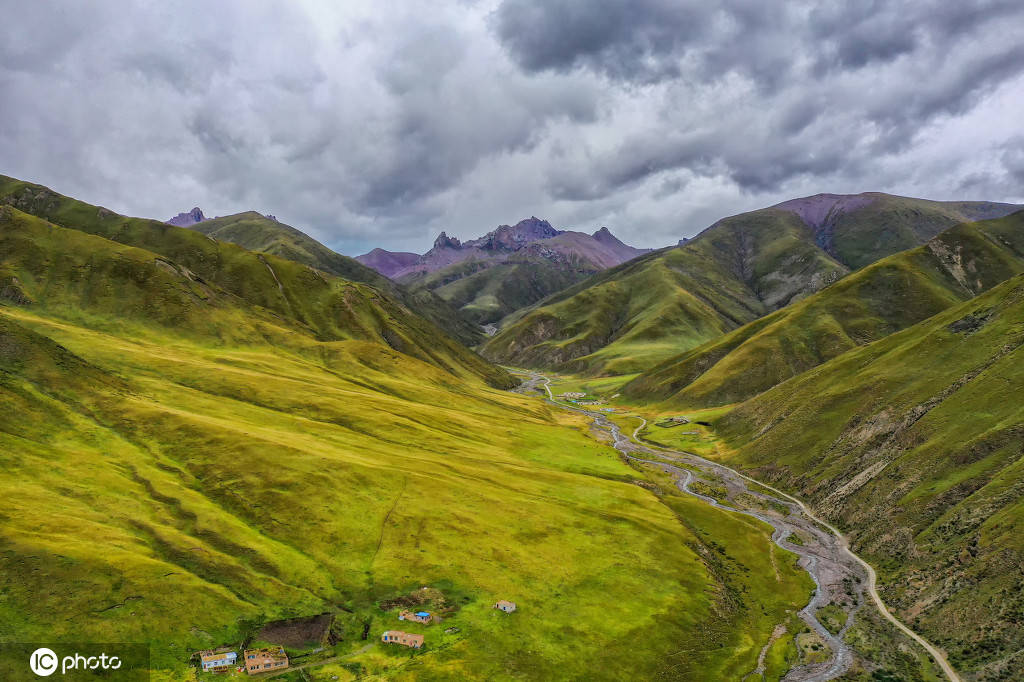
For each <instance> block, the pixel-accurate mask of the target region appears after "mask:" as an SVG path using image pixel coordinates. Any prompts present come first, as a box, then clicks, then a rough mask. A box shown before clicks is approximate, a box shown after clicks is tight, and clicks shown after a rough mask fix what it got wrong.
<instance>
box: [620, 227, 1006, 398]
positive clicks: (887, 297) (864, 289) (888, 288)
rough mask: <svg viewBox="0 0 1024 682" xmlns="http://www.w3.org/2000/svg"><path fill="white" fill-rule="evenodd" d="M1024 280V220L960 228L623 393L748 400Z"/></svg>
mask: <svg viewBox="0 0 1024 682" xmlns="http://www.w3.org/2000/svg"><path fill="white" fill-rule="evenodd" d="M1021 272H1024V212H1020V213H1016V214H1013V215H1011V216H1008V217H1005V218H1001V219H998V220H989V221H984V222H978V223H968V224H963V225H959V226H957V227H954V228H951V229H949V230H947V231H946V232H944V233H942V234H941V235H939V236H938V237H936V238H934V239H933V240H931V241H930V242H928V244H927V245H925V246H921V247H918V248H916V249H911V250H909V251H904V252H902V253H899V254H896V255H894V256H890V257H888V258H884V259H882V260H880V261H878V262H877V263H873V264H871V265H869V266H867V267H865V268H863V269H861V270H858V271H857V272H854V273H853V274H851V275H849V276H847V277H845V278H843V279H842V280H840V281H838V282H836V283H835V284H833V285H831V286H829V287H828V288H826V289H824V290H823V291H820V292H818V293H817V294H814V295H813V296H811V297H809V298H806V299H804V300H802V301H800V302H798V303H795V304H793V305H791V306H788V307H786V308H783V309H782V310H778V311H776V312H774V313H771V314H770V315H766V316H765V317H762V318H761V319H759V320H756V321H754V322H752V323H750V324H747V325H744V326H743V327H740V328H739V329H736V330H734V331H732V332H730V333H728V334H726V335H724V336H722V337H720V338H717V339H714V340H712V341H710V342H708V343H706V344H704V345H701V346H699V347H697V348H694V349H692V350H690V351H688V352H686V353H683V354H681V355H678V356H675V357H673V358H670V359H669V360H667V361H665V362H663V363H662V364H661V365H659V366H657V367H655V368H653V369H651V370H649V371H647V372H645V373H643V374H641V375H640V376H639V377H637V378H636V379H635V380H633V381H632V382H630V383H629V384H627V385H626V386H625V388H624V389H623V392H624V393H625V394H626V395H628V396H630V397H631V398H634V399H644V400H648V401H650V400H662V401H667V402H668V403H669V404H672V405H677V406H688V407H693V406H709V405H724V404H728V403H733V402H738V401H741V400H745V399H747V398H749V397H751V396H753V395H756V394H758V393H760V392H762V391H765V390H767V389H769V388H771V387H772V386H775V385H776V384H779V383H780V382H782V381H785V380H786V379H789V378H790V377H793V376H796V375H797V374H800V373H801V372H804V371H806V370H808V369H810V368H812V367H815V366H817V365H819V364H821V363H823V362H825V361H827V360H829V359H831V358H834V357H836V356H838V355H840V354H842V353H844V352H846V351H848V350H850V349H851V348H854V347H856V346H860V345H864V344H867V343H870V342H872V341H876V340H878V339H880V338H882V337H884V336H887V335H888V334H891V333H893V332H895V331H898V330H900V329H905V328H906V327H909V326H911V325H913V324H916V323H917V322H920V321H921V320H924V319H926V318H928V317H931V316H932V315H934V314H936V313H938V312H940V311H942V310H945V309H946V308H949V307H950V306H952V305H955V304H957V303H960V302H962V301H965V300H967V299H969V298H971V297H972V296H974V295H976V294H978V293H981V292H983V291H986V290H987V289H989V288H991V287H992V286H994V285H995V284H998V283H999V282H1002V281H1004V280H1005V279H1007V278H1009V277H1011V276H1013V275H1015V274H1019V273H1021Z"/></svg>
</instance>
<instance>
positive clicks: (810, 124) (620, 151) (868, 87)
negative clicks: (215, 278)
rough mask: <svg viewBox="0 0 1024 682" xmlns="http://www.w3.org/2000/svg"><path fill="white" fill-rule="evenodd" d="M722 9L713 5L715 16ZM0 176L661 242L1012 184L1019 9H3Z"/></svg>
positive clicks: (1012, 1) (510, 5) (148, 197)
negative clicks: (820, 200)
mask: <svg viewBox="0 0 1024 682" xmlns="http://www.w3.org/2000/svg"><path fill="white" fill-rule="evenodd" d="M713 4H717V5H718V7H717V8H712V7H711V6H712V5H713ZM0 16H3V17H4V19H3V21H2V22H0V173H3V174H7V175H13V176H16V177H20V178H23V179H27V180H33V181H36V182H40V183H43V184H46V185H49V186H50V187H52V188H54V189H56V190H57V191H60V192H62V193H65V194H69V195H72V196H75V197H76V198H80V199H83V200H86V201H89V202H91V203H97V204H102V205H104V206H107V207H109V208H111V209H113V210H115V211H118V212H120V213H126V214H131V215H141V216H150V217H154V218H160V219H166V218H169V217H170V216H172V215H174V214H176V213H178V212H179V211H185V210H188V209H190V208H192V207H193V206H196V205H198V206H200V207H202V208H203V210H204V211H206V213H207V215H226V214H229V213H236V212H239V211H243V210H248V209H255V210H258V211H260V212H262V213H274V214H276V215H277V217H278V218H279V219H280V220H282V221H283V222H287V223H289V224H291V225H294V226H295V227H298V228H300V229H302V230H304V231H307V232H309V233H310V234H312V235H314V236H315V237H317V238H319V239H320V240H322V241H324V242H325V243H327V244H328V245H330V246H332V247H334V248H336V249H338V250H339V251H342V252H343V253H348V254H350V255H355V254H357V253H361V252H362V251H364V250H368V249H369V248H371V247H373V246H382V247H384V248H389V249H393V250H412V251H423V250H425V249H426V248H428V247H429V245H430V243H431V242H432V241H433V239H434V236H435V235H436V234H437V233H438V232H440V231H441V230H445V231H447V232H448V234H450V235H455V236H459V237H461V238H471V237H475V236H478V235H480V234H482V233H484V232H486V231H488V230H490V229H493V228H494V227H495V226H496V225H498V224H500V223H514V222H515V221H517V220H519V219H520V218H523V217H528V216H530V215H537V216H539V217H543V218H547V219H548V220H550V221H551V222H552V224H554V225H555V226H556V227H559V228H564V229H580V230H586V231H593V230H595V229H597V228H598V227H600V226H602V225H607V226H609V227H610V228H611V229H612V230H613V231H614V232H615V233H616V234H618V235H619V236H620V237H622V238H623V239H624V240H626V241H628V242H630V243H633V244H635V245H637V246H662V245H666V244H669V243H674V242H675V241H676V240H678V239H679V238H680V237H684V236H690V235H692V234H695V233H696V232H698V231H700V230H701V229H703V228H704V227H706V226H707V225H708V224H710V223H711V222H713V221H714V220H716V219H717V218H720V217H722V216H724V215H730V214H734V213H739V212H742V211H745V210H750V209H754V208H759V207H762V206H766V205H770V204H773V203H777V202H779V201H782V200H784V199H788V198H792V197H796V196H803V195H808V194H814V193H817V192H843V193H845V192H861V191H870V190H877V191H885V192H892V193H897V194H906V195H911V196H922V197H926V198H934V199H952V198H958V199H990V200H1000V201H1016V202H1021V201H1024V125H1022V120H1024V41H1022V40H1021V36H1022V35H1024V3H1022V2H1020V0H958V1H957V2H950V1H949V0H925V1H921V2H871V1H869V0H851V1H850V2H845V3H844V2H801V1H798V0H797V1H787V2H765V1H764V0H728V1H726V2H721V3H710V2H706V0H697V1H694V2H691V1H689V0H503V1H497V2H474V1H473V0H464V1H462V2H458V1H454V2H422V1H417V2H405V3H398V2H387V1H381V0H372V1H366V2H359V1H355V0H346V2H327V1H324V2H311V1H308V0H307V1H304V2H303V1H298V0H288V1H281V2H277V3H271V2H259V1H256V0H237V1H234V2H231V1H227V0H203V1H202V2H178V1H175V2H156V1H151V2H135V3H128V2H125V1H122V0H116V1H109V2H104V1H101V0H92V1H90V2H78V1H76V0H66V1H65V2H50V1H47V0H33V1H32V2H23V1H20V0H17V1H16V0H0Z"/></svg>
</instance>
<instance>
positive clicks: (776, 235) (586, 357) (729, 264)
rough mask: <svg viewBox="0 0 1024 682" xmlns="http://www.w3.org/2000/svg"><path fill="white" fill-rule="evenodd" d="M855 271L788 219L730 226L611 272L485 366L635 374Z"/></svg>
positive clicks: (551, 305)
mask: <svg viewBox="0 0 1024 682" xmlns="http://www.w3.org/2000/svg"><path fill="white" fill-rule="evenodd" d="M845 271H846V269H845V268H844V267H843V266H842V265H841V264H839V263H837V262H836V261H834V260H832V259H831V258H830V257H829V256H828V255H827V254H826V253H825V252H824V251H822V250H821V249H819V248H818V247H817V246H815V245H814V243H813V240H811V239H810V238H809V232H808V230H807V229H806V228H805V227H803V226H802V225H801V224H800V223H799V220H798V219H797V218H796V217H795V216H793V215H791V214H789V213H785V212H781V211H778V212H768V213H763V214H761V215H759V216H757V217H756V219H752V220H739V219H737V220H731V221H722V222H721V223H720V224H719V226H718V227H717V228H715V229H713V230H708V231H707V232H705V233H704V235H702V236H701V237H700V238H699V239H697V240H694V241H692V242H689V243H687V244H686V245H684V246H680V247H678V248H671V249H666V250H663V251H658V252H655V253H652V254H650V255H647V256H643V257H641V258H637V259H634V260H632V261H630V262H629V263H625V264H623V265H620V266H619V267H617V268H612V269H610V270H607V271H605V272H602V273H599V274H598V275H596V276H594V277H591V278H590V279H588V280H585V281H584V282H582V283H581V284H578V285H576V286H575V287H571V288H569V289H567V290H566V291H564V292H561V293H559V294H556V295H555V296H553V297H551V298H550V299H548V300H546V301H544V302H543V303H542V305H541V306H540V307H538V308H535V309H534V310H532V311H530V312H527V313H526V314H525V315H523V316H522V317H521V318H520V319H518V320H514V321H510V323H509V324H507V325H506V326H505V327H504V328H503V329H502V330H501V332H499V333H498V334H497V335H496V336H495V337H494V338H492V339H490V340H489V341H488V342H487V343H486V344H485V346H484V347H483V351H482V352H483V354H484V356H485V357H488V358H492V359H494V360H496V361H500V362H505V363H509V364H514V365H519V366H530V367H546V368H551V369H556V370H558V371H565V372H578V373H585V374H629V373H632V372H637V371H642V370H644V369H647V368H649V367H651V366H652V365H654V364H657V363H658V362H660V361H663V360H665V359H667V358H669V357H671V356H673V355H675V354H677V353H678V352H679V351H680V350H681V349H686V348H692V347H694V346H698V345H700V344H701V343H704V342H706V341H708V340H710V339H713V338H716V337H718V336H720V335H721V334H723V333H725V332H727V331H730V330H732V329H734V328H736V327H737V326H739V325H741V324H744V323H746V322H749V321H751V320H754V319H757V318H758V317H760V316H761V315H764V314H765V313H766V312H769V311H771V310H773V309H774V307H776V306H779V305H783V304H785V303H786V302H788V301H790V300H793V299H794V298H797V297H799V296H802V295H804V294H806V293H808V292H810V291H813V290H815V289H817V288H820V287H821V286H824V285H825V284H826V283H827V282H829V281H832V280H833V279H834V278H836V277H839V276H840V275H841V274H842V273H845Z"/></svg>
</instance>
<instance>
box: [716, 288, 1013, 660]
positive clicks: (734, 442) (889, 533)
mask: <svg viewBox="0 0 1024 682" xmlns="http://www.w3.org/2000/svg"><path fill="white" fill-rule="evenodd" d="M1022 344H1024V275H1018V276H1016V277H1013V278H1011V279H1009V280H1007V281H1006V282H1004V283H1002V284H1000V285H998V286H996V287H994V288H992V289H991V290H989V291H988V292H986V293H983V294H981V295H980V296H978V297H976V298H973V299H971V300H969V301H967V302H965V303H962V304H959V305H957V306H955V307H953V308H950V309H948V310H946V311H944V312H941V313H939V314H937V315H935V316H934V317H931V318H929V319H927V320H925V321H923V322H921V323H918V324H917V325H914V326H912V327H910V328H908V329H905V330H903V331H901V332H897V333H895V334H892V335H890V336H888V337H886V338H884V339H882V340H880V341H876V342H874V343H872V344H869V345H867V346H863V347H860V348H856V349H854V350H851V351H848V352H847V353H844V354H843V355H841V356H839V357H838V358H835V359H833V360H831V361H829V362H827V363H825V364H822V365H820V366H818V367H815V368H814V369H811V370H809V371H807V372H804V373H803V374H800V375H799V376H797V377H795V378H793V379H790V380H789V381H786V382H783V383H781V384H779V385H778V386H776V387H774V388H772V389H771V390H769V391H767V392H765V393H762V394H761V395H759V396H757V397H754V398H751V399H749V400H747V401H746V402H744V403H742V404H741V405H739V406H738V407H736V408H735V409H734V410H732V411H731V412H729V413H728V415H727V416H725V417H723V418H722V419H720V420H718V421H717V428H718V431H719V435H721V436H723V437H724V438H725V440H726V441H727V443H728V444H729V445H731V446H732V448H734V449H735V450H736V452H735V454H734V456H733V457H732V461H731V463H732V464H733V465H734V466H737V465H738V466H742V467H744V468H746V469H747V470H749V471H751V472H752V473H753V474H755V475H757V476H758V477H760V478H762V479H767V480H771V481H776V482H779V483H780V484H782V485H784V486H785V487H787V488H788V489H790V490H793V491H795V492H796V493H798V494H799V495H801V496H802V497H804V498H805V499H810V500H811V501H812V502H813V503H814V505H815V506H816V507H817V508H819V509H821V510H822V511H823V512H824V513H825V514H827V516H828V517H829V518H830V519H831V520H832V521H833V522H834V523H836V524H837V525H838V526H840V527H841V528H843V529H844V530H846V531H847V532H849V533H850V534H851V536H852V538H853V545H854V548H855V549H856V550H857V551H858V552H861V553H862V555H864V556H865V558H867V559H868V560H869V561H870V562H871V563H872V564H874V565H875V566H876V567H877V568H878V569H879V576H880V580H881V583H882V585H881V588H880V589H881V591H882V593H883V596H884V598H885V599H886V601H887V602H888V603H889V604H891V605H894V606H895V607H896V610H897V613H898V614H899V615H900V616H901V617H902V618H903V619H905V620H906V621H908V622H910V623H912V624H913V625H914V626H915V627H917V628H919V629H920V631H922V632H923V633H924V634H925V635H927V636H928V637H929V638H930V639H931V640H932V641H934V642H936V643H937V644H939V645H940V646H942V647H943V648H945V649H946V650H947V652H948V653H949V657H950V662H951V663H953V664H954V665H955V666H956V667H957V668H958V669H960V670H961V671H963V672H964V673H966V675H967V679H978V680H982V679H1020V678H1021V676H1022V675H1024V659H1022V658H1021V656H1020V650H1021V647H1022V646H1024V571H1022V568H1021V567H1022V566H1024V401H1022V400H1021V395H1022V393H1024V358H1022V357H1021V352H1022V351H1021V345H1022Z"/></svg>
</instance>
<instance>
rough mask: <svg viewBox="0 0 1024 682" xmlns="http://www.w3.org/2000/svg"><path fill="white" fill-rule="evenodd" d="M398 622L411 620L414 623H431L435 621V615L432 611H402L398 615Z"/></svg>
mask: <svg viewBox="0 0 1024 682" xmlns="http://www.w3.org/2000/svg"><path fill="white" fill-rule="evenodd" d="M398 620H411V621H413V622H414V623H428V624H429V623H431V622H433V620H434V614H432V613H430V611H416V612H415V613H413V612H412V611H402V612H401V613H399V614H398Z"/></svg>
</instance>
